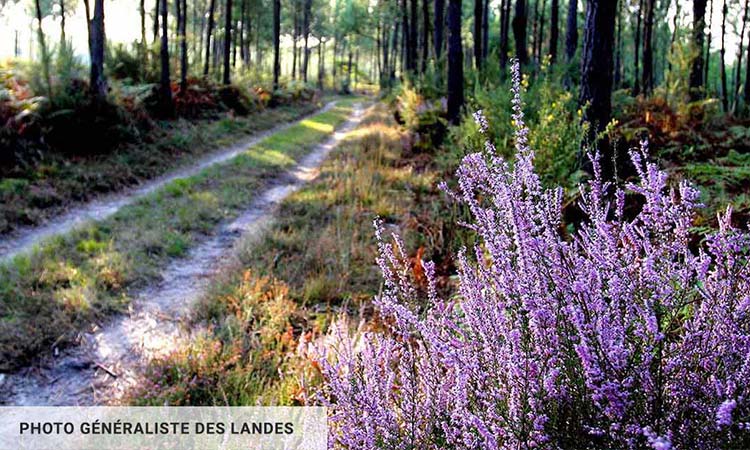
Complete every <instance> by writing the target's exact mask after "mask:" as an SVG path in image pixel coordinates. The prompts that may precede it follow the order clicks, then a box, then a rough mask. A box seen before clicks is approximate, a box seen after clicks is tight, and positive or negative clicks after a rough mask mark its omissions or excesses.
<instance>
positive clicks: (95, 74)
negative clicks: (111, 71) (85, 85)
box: [89, 0, 107, 102]
mask: <svg viewBox="0 0 750 450" xmlns="http://www.w3.org/2000/svg"><path fill="white" fill-rule="evenodd" d="M89 39H90V42H91V73H90V84H91V92H92V94H93V95H94V100H95V101H97V102H102V101H104V100H105V99H106V98H107V79H106V78H105V77H104V44H105V42H106V39H105V36H104V0H95V1H94V16H93V17H92V19H91V37H90V38H89Z"/></svg>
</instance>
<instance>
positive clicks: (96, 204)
mask: <svg viewBox="0 0 750 450" xmlns="http://www.w3.org/2000/svg"><path fill="white" fill-rule="evenodd" d="M335 105H336V102H335V101H332V102H329V103H327V104H326V105H325V106H324V107H323V108H321V109H318V110H316V111H315V112H312V113H310V114H308V115H306V116H304V117H302V118H300V119H298V120H296V121H292V122H288V123H284V124H281V125H278V126H276V127H273V128H271V129H269V130H266V131H263V132H260V133H257V134H255V135H253V136H251V137H249V138H247V139H243V140H241V141H239V142H237V143H236V144H233V145H231V146H229V147H224V148H223V149H221V150H218V151H215V152H212V153H210V154H208V155H206V156H204V157H202V158H200V159H199V160H198V161H196V162H194V163H192V164H189V165H188V166H186V167H183V168H181V169H177V170H175V171H173V172H169V173H167V174H165V175H162V176H160V177H157V178H153V179H151V180H149V181H147V182H145V183H143V184H141V185H139V186H136V187H133V188H130V189H125V190H124V191H119V192H117V193H112V194H106V195H103V196H101V197H99V198H97V199H95V200H93V201H91V202H88V203H85V204H83V205H81V206H77V207H75V208H73V209H71V210H70V211H68V212H65V213H63V214H61V215H60V216H57V217H54V218H52V219H51V220H49V221H48V222H46V223H45V224H43V225H39V226H34V227H21V228H18V229H17V230H15V231H13V232H12V233H8V234H6V235H4V236H0V261H2V260H7V259H10V258H12V257H14V256H15V255H18V254H19V253H23V252H25V251H27V250H30V249H31V248H32V247H33V246H34V245H36V244H38V243H39V242H41V241H43V240H45V239H47V238H49V237H50V236H54V235H56V234H62V233H65V232H68V231H70V230H71V229H73V228H74V227H76V226H77V225H80V224H82V223H85V222H88V221H90V220H102V219H105V218H107V217H109V216H111V215H112V214H114V213H116V212H117V211H118V210H119V209H120V208H122V207H123V206H125V205H128V204H130V203H133V202H134V201H136V200H138V199H139V198H141V197H143V196H145V195H148V194H150V193H151V192H154V191H155V190H157V189H159V188H160V187H163V186H164V185H166V184H167V183H170V182H172V181H174V180H176V179H178V178H186V177H189V176H192V175H195V174H197V173H198V172H200V171H201V170H203V169H205V168H207V167H209V166H212V165H214V164H217V163H220V162H223V161H227V160H229V159H232V158H234V157H235V156H237V155H239V154H240V153H242V152H243V151H245V150H247V148H248V147H252V146H253V145H256V144H258V143H259V142H260V141H262V140H263V139H265V138H267V137H268V136H270V135H272V134H275V133H278V132H279V131H283V130H285V129H287V128H289V127H291V126H293V125H296V124H298V123H300V122H301V121H303V120H305V119H306V118H309V117H310V116H313V115H315V114H320V113H322V112H326V111H329V110H330V109H331V108H333V107H334V106H335Z"/></svg>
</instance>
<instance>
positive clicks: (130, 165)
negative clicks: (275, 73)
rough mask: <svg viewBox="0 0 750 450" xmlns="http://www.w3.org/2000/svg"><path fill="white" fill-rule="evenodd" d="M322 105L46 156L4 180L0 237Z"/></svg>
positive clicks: (168, 129) (169, 127)
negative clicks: (88, 153)
mask: <svg viewBox="0 0 750 450" xmlns="http://www.w3.org/2000/svg"><path fill="white" fill-rule="evenodd" d="M319 106H320V104H319V103H312V102H310V103H301V104H298V105H294V106H279V107H277V108H271V109H268V110H265V111H262V112H258V113H253V114H251V115H249V116H246V117H239V116H230V115H227V116H226V117H224V118H222V119H219V120H216V119H204V120H198V121H190V120H185V119H180V120H177V121H173V122H161V123H157V124H156V127H155V128H154V129H153V130H152V131H151V132H149V134H148V135H147V136H145V137H144V138H143V139H142V142H139V143H137V144H128V145H124V146H123V147H122V148H119V149H117V151H114V152H111V153H109V154H107V155H102V156H97V157H90V158H75V159H71V158H66V157H63V156H60V155H54V154H46V155H45V156H44V158H43V159H42V160H41V161H40V162H39V163H38V164H35V165H33V166H31V167H28V168H26V169H25V170H23V171H21V172H20V173H17V174H15V175H13V178H5V179H2V180H0V233H5V232H8V231H11V230H13V229H14V228H16V227H18V226H19V225H36V224H39V223H41V222H43V221H45V220H47V219H49V218H51V217H54V216H55V215H57V214H59V213H60V212H61V211H62V210H64V209H65V208H67V207H69V206H70V205H71V204H73V203H74V202H76V201H85V200H89V199H91V198H92V197H93V196H95V195H97V194H102V193H106V192H111V191H115V190H118V189H122V188H124V187H127V186H132V185H134V184H137V183H138V182H140V181H142V180H146V179H149V178H153V177H155V176H158V175H161V174H163V173H165V172H168V171H169V170H171V169H174V168H175V167H177V166H180V165H184V164H187V163H189V162H190V161H193V160H195V159H197V158H199V157H200V156H202V155H204V154H206V153H208V152H210V151H212V150H215V149H216V148H219V147H222V146H225V145H228V144H231V143H233V142H236V141H238V140H240V139H242V138H245V137H247V136H249V135H252V134H255V133H258V132H260V131H264V130H267V129H270V128H272V127H274V126H276V125H278V124H280V123H284V122H288V121H291V120H295V119H297V118H299V117H301V116H303V115H305V114H309V113H311V112H313V111H314V110H315V109H316V108H318V107H319Z"/></svg>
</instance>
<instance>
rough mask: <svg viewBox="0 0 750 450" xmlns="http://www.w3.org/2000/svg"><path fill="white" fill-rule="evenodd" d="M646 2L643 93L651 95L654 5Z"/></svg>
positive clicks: (652, 83) (652, 84) (652, 0)
mask: <svg viewBox="0 0 750 450" xmlns="http://www.w3.org/2000/svg"><path fill="white" fill-rule="evenodd" d="M645 1H646V17H645V21H644V24H643V81H642V83H643V93H644V94H646V95H650V94H651V92H652V91H653V88H654V49H653V42H654V36H653V34H654V3H655V0H645Z"/></svg>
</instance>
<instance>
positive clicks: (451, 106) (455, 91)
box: [448, 0, 464, 124]
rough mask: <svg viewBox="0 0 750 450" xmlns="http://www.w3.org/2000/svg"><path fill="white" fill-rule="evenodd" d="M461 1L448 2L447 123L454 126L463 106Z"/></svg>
mask: <svg viewBox="0 0 750 450" xmlns="http://www.w3.org/2000/svg"><path fill="white" fill-rule="evenodd" d="M463 59H464V56H463V47H462V46H461V0H448V121H449V122H450V123H453V124H456V123H458V122H459V120H460V118H461V107H462V106H463V104H464V71H463V68H464V61H463Z"/></svg>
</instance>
